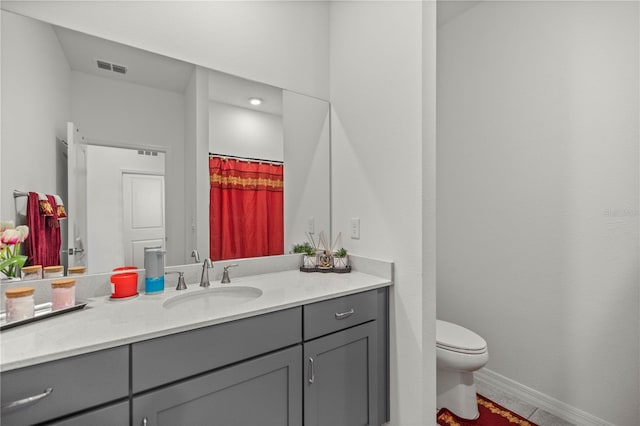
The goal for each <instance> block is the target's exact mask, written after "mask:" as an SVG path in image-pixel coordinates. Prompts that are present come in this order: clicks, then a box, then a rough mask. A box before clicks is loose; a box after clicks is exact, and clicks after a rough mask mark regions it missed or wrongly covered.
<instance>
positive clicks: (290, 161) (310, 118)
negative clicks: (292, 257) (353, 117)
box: [282, 90, 346, 253]
mask: <svg viewBox="0 0 640 426" xmlns="http://www.w3.org/2000/svg"><path fill="white" fill-rule="evenodd" d="M282 101H283V102H282V108H283V120H282V124H283V128H284V140H285V144H284V192H285V197H284V252H285V253H288V252H289V251H290V250H291V249H292V248H293V245H294V244H299V243H301V242H304V241H307V238H306V237H305V233H306V232H308V229H309V228H308V223H309V222H308V221H309V218H311V217H312V218H313V224H314V232H313V234H314V236H313V237H314V239H315V240H318V236H319V235H320V232H321V231H325V233H327V234H328V233H329V230H330V229H331V223H330V221H331V185H330V182H329V181H328V180H327V176H330V174H331V163H330V161H331V159H330V154H331V148H330V140H329V138H330V126H329V120H330V115H329V103H328V102H325V101H322V100H319V99H316V98H312V97H309V96H304V95H300V94H298V93H293V92H290V91H288V90H285V91H283V93H282ZM336 234H337V233H336ZM329 237H330V236H329ZM344 238H346V236H345V237H344ZM334 239H335V236H334ZM343 241H345V239H343ZM332 243H333V242H332Z"/></svg>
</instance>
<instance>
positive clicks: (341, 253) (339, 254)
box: [334, 247, 347, 257]
mask: <svg viewBox="0 0 640 426" xmlns="http://www.w3.org/2000/svg"><path fill="white" fill-rule="evenodd" d="M334 256H335V257H347V250H346V249H345V248H344V247H342V248H341V249H340V250H338V251H337V252H336V254H334Z"/></svg>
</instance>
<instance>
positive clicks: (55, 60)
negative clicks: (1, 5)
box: [0, 11, 70, 220]
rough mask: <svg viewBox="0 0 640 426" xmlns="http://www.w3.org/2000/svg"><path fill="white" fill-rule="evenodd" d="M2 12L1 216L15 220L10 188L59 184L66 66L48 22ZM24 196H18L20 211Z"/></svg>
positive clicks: (52, 188)
mask: <svg viewBox="0 0 640 426" xmlns="http://www.w3.org/2000/svg"><path fill="white" fill-rule="evenodd" d="M1 17H2V24H1V27H0V28H1V29H2V46H1V54H2V58H1V63H2V81H1V86H2V106H1V107H2V111H1V113H2V123H1V124H2V125H1V127H2V133H1V142H2V143H1V145H0V161H1V167H0V169H1V171H0V173H1V182H2V198H1V199H0V204H1V208H0V214H1V216H0V217H1V218H2V220H15V212H16V211H15V204H14V200H13V190H14V189H17V190H21V191H36V192H46V193H50V194H55V193H58V192H61V191H62V189H63V188H59V187H57V185H56V151H57V146H56V145H57V144H56V137H58V138H61V139H66V125H67V121H68V120H69V117H70V95H69V86H70V79H69V73H70V68H69V65H68V63H67V60H66V58H65V56H64V53H63V51H62V48H61V47H60V43H59V42H58V39H57V37H56V36H55V33H54V32H53V29H52V28H51V26H50V25H47V24H43V23H41V22H35V21H33V20H30V19H25V18H23V17H21V16H19V15H15V14H13V13H7V12H4V11H3V12H2V14H1ZM16 40H20V43H16ZM43 69H46V70H47V71H48V72H47V73H44V74H43V73H42V70H43ZM24 201H25V199H24V198H22V199H19V200H18V206H19V208H20V210H21V213H22V214H24V213H25V211H24V208H25V206H26V204H25V202H24Z"/></svg>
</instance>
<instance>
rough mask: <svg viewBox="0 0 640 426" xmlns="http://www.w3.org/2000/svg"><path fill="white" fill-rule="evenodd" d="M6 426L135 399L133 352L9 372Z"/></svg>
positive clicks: (0, 378) (2, 378) (3, 382)
mask: <svg viewBox="0 0 640 426" xmlns="http://www.w3.org/2000/svg"><path fill="white" fill-rule="evenodd" d="M0 388H1V389H0V391H1V398H0V399H2V412H1V414H0V416H1V417H2V424H3V425H11V426H22V425H33V424H36V423H40V422H44V421H49V420H52V419H57V418H61V417H63V416H67V415H70V414H72V413H75V412H79V411H81V410H86V409H89V408H91V407H97V406H99V405H101V404H105V403H108V402H111V401H116V400H119V399H122V398H125V397H127V396H128V395H129V347H128V346H121V347H117V348H113V349H106V350H103V351H99V352H93V353H89V354H85V355H79V356H75V357H71V358H64V359H61V360H57V361H51V362H47V363H43V364H38V365H33V366H30V367H25V368H21V369H18V370H11V371H7V372H3V373H2V374H1V375H0Z"/></svg>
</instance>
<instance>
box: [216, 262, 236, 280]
mask: <svg viewBox="0 0 640 426" xmlns="http://www.w3.org/2000/svg"><path fill="white" fill-rule="evenodd" d="M234 266H238V264H237V263H234V264H231V265H227V266H225V267H224V271H223V272H222V281H220V282H221V283H222V284H229V283H230V282H231V279H230V278H229V268H233V267H234Z"/></svg>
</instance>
